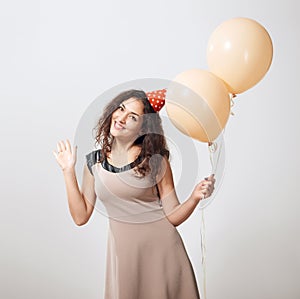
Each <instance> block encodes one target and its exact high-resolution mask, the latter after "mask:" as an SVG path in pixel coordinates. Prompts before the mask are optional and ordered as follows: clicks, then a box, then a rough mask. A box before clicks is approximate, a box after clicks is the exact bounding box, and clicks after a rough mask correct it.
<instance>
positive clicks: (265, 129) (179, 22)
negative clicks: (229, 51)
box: [0, 0, 300, 299]
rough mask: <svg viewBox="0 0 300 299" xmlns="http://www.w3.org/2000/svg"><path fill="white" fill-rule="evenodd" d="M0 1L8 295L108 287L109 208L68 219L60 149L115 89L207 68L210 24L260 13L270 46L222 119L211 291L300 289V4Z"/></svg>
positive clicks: (291, 0)
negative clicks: (250, 83)
mask: <svg viewBox="0 0 300 299" xmlns="http://www.w3.org/2000/svg"><path fill="white" fill-rule="evenodd" d="M0 6H1V7H0V15H1V18H0V31H1V35H0V36H1V55H0V62H1V64H0V65H1V68H0V76H1V78H0V79H1V89H0V96H1V109H0V114H1V127H0V130H1V152H2V154H1V158H0V159H1V194H0V195H1V197H0V198H1V209H0V221H1V249H0V252H1V257H0V284H1V286H0V297H1V298H5V299H15V298H20V299H21V298H22V299H27V298H28V299H33V298H34V299H35V298H36V299H37V298H43V299H48V298H49V299H50V298H51V299H53V298H55V299H63V298H70V299H77V298H78V299H79V298H80V299H82V298H85V299H96V298H97V299H99V298H102V295H101V294H102V287H101V283H100V282H101V281H102V279H103V277H102V276H103V267H104V265H103V261H104V257H103V254H102V253H103V252H102V251H103V248H104V244H103V242H104V231H105V230H104V229H103V217H102V216H101V215H100V214H99V213H94V214H93V216H92V218H91V219H90V221H89V223H88V224H87V225H85V226H82V227H77V226H76V225H75V224H74V223H73V221H72V219H71V216H70V214H69V211H68V205H67V198H66V193H65V187H64V182H63V177H62V174H61V171H60V169H59V167H58V165H57V163H56V161H55V158H54V156H53V154H52V150H53V149H55V146H56V143H57V141H58V140H60V139H62V140H65V139H66V138H69V139H70V140H71V141H73V140H74V134H75V130H76V127H77V125H78V122H79V120H80V118H81V116H82V114H83V113H84V111H85V110H86V108H87V107H88V105H89V104H90V103H91V102H92V101H93V100H94V99H95V98H96V97H97V96H98V95H99V94H101V93H103V92H104V91H105V90H107V89H109V88H111V87H112V86H115V85H117V84H120V83H122V82H125V81H129V80H135V79H139V78H148V77H150V78H162V79H168V80H171V79H172V78H174V77H175V76H176V75H177V74H178V73H180V72H182V71H184V70H187V69H190V68H195V67H196V68H201V69H207V64H206V45H207V42H208V39H209V36H210V34H211V33H212V32H213V30H214V29H215V28H216V27H217V26H218V25H219V24H220V23H221V22H223V21H225V20H228V19H231V18H234V17H249V18H252V19H255V20H256V21H258V22H260V23H261V24H262V25H263V26H264V27H265V28H266V29H267V30H268V32H269V34H270V36H271V38H272V41H273V44H274V57H273V62H272V66H271V68H270V70H269V72H268V73H267V75H266V76H265V78H263V80H262V81H261V82H259V83H258V84H257V85H256V86H254V87H253V88H251V89H250V90H248V91H246V92H245V93H243V94H240V95H239V96H238V97H237V99H236V100H235V106H234V109H233V111H234V112H235V116H233V117H231V118H230V119H229V121H228V124H227V126H226V132H225V136H224V137H225V144H226V169H225V174H224V178H223V183H222V186H221V188H220V190H219V191H218V192H217V194H216V197H215V199H214V201H213V203H212V204H211V205H209V206H208V207H207V208H206V209H205V221H206V248H207V297H208V299H219V298H228V299H241V298H243V299H247V298H251V299H252V298H257V299H282V298H288V299H298V298H300V285H299V275H300V237H299V236H300V225H299V224H300V220H299V216H298V215H299V208H300V202H299V199H300V196H299V183H298V180H299V177H300V175H299V170H300V158H299V156H298V153H299V150H300V148H299V133H297V131H296V130H297V129H298V128H299V126H300V120H299V116H298V114H299V110H300V105H299V99H298V97H299V96H298V91H297V88H296V87H297V86H299V83H298V81H299V80H298V78H299V69H298V68H299V67H300V57H299V56H300V55H299V52H300V51H299V36H300V32H299V31H300V30H299V27H300V21H299V2H298V1H296V0H286V1H280V3H279V4H276V3H274V1H271V0H265V1H261V0H253V1H251V2H250V3H249V2H248V1H237V0H228V1H221V0H219V1H200V0H198V1H197V0H187V1H179V0H176V1H174V0H172V1H171V0H152V1H147V2H146V1H138V0H128V1H121V0H118V1H117V0H111V1H96V0H93V1H92V0H87V1H74V0H73V1H70V0H62V1H57V0H52V1H45V0H44V1H42V0H41V1H33V0H28V1H17V0H13V1H9V2H8V1H6V2H4V1H2V2H1V4H0ZM198 216H199V214H198ZM192 217H194V215H193V216H192ZM188 221H190V220H188ZM191 221H192V219H191ZM187 225H188V223H185V224H183V225H182V227H183V229H184V227H186V226H187ZM196 233H197V234H198V231H197V232H196ZM194 234H195V231H192V230H191V231H190V237H193V236H194Z"/></svg>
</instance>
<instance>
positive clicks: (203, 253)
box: [200, 209, 206, 299]
mask: <svg viewBox="0 0 300 299" xmlns="http://www.w3.org/2000/svg"><path fill="white" fill-rule="evenodd" d="M200 232H201V252H202V257H201V263H202V271H203V299H206V247H205V222H204V209H202V210H201V230H200Z"/></svg>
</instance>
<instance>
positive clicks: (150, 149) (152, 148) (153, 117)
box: [93, 89, 169, 182]
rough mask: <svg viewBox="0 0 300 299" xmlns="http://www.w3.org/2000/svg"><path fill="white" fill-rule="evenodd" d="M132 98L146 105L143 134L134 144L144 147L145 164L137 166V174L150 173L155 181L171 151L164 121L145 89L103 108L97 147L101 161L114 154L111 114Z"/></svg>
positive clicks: (123, 94)
mask: <svg viewBox="0 0 300 299" xmlns="http://www.w3.org/2000/svg"><path fill="white" fill-rule="evenodd" d="M130 98H135V99H137V100H139V101H141V102H142V103H143V105H144V111H143V112H144V114H143V123H142V127H141V131H140V134H139V136H138V138H137V139H136V140H135V142H134V145H139V146H140V147H141V152H140V155H139V157H140V158H141V160H142V161H143V162H142V163H140V164H138V165H136V171H137V172H138V173H139V174H140V175H142V177H144V176H145V175H147V174H148V173H150V172H151V178H152V180H153V181H154V182H155V178H156V175H157V174H158V172H159V171H160V169H161V161H162V158H163V157H166V158H167V159H169V150H168V147H167V142H166V139H165V136H164V131H163V128H162V121H161V118H160V116H159V114H158V113H157V112H155V110H154V109H153V108H152V106H151V105H150V102H149V100H148V98H147V95H146V93H145V92H144V91H142V90H136V89H131V90H127V91H124V92H121V93H120V94H119V95H117V96H116V97H115V98H114V99H112V101H111V102H110V103H108V104H107V105H106V107H105V108H104V111H103V114H102V116H101V117H100V119H99V121H98V123H97V125H96V126H95V128H94V129H93V130H95V131H96V137H95V145H96V146H97V145H99V146H100V151H101V155H100V162H103V160H105V159H106V157H107V155H108V153H109V152H110V151H111V147H112V143H113V140H114V137H113V136H112V135H111V134H110V125H111V119H112V114H113V112H114V111H116V110H117V109H118V107H119V106H120V104H121V103H122V102H124V101H126V100H128V99H130Z"/></svg>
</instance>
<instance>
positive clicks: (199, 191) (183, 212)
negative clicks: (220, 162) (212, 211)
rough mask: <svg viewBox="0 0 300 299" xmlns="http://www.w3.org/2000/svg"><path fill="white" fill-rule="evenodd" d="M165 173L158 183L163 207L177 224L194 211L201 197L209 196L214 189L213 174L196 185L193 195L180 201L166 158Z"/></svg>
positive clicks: (175, 224)
mask: <svg viewBox="0 0 300 299" xmlns="http://www.w3.org/2000/svg"><path fill="white" fill-rule="evenodd" d="M164 161H165V163H164V165H165V167H164V175H163V176H162V178H161V179H160V180H159V182H158V183H157V185H158V190H159V194H160V197H161V201H162V205H163V209H164V211H165V214H166V216H167V218H168V220H169V221H170V222H171V223H172V224H173V225H174V226H177V225H179V224H181V223H182V222H184V221H185V220H186V219H187V218H188V217H189V216H190V215H191V214H192V212H193V211H194V209H195V208H196V206H197V205H198V203H199V201H200V200H201V198H204V197H209V196H210V195H211V193H212V191H213V189H214V187H213V185H214V182H215V179H214V178H213V175H212V176H210V177H209V178H207V179H205V180H202V181H201V182H200V183H199V184H197V185H196V187H195V189H194V191H193V192H192V194H191V196H190V197H189V198H188V199H187V200H185V201H184V202H183V203H180V202H179V200H178V197H177V195H176V190H175V187H174V180H173V175H172V170H171V167H170V163H169V161H168V160H167V159H164Z"/></svg>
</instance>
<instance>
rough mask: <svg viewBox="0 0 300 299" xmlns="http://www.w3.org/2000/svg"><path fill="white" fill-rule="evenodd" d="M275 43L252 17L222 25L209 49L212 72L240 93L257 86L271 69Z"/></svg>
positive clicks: (209, 43)
mask: <svg viewBox="0 0 300 299" xmlns="http://www.w3.org/2000/svg"><path fill="white" fill-rule="evenodd" d="M272 57H273V44H272V40H271V37H270V35H269V33H268V32H267V30H266V29H265V28H264V27H263V26H262V25H261V24H259V23H258V22H257V21H255V20H252V19H249V18H234V19H230V20H227V21H225V22H223V23H221V24H220V25H219V26H218V27H217V28H216V29H215V30H214V31H213V33H212V34H211V36H210V38H209V41H208V46H207V62H208V68H209V70H210V71H211V72H212V73H214V74H215V75H216V76H218V77H219V78H221V79H222V80H224V82H225V83H226V85H227V88H228V90H229V91H230V92H231V93H234V94H239V93H242V92H244V91H246V90H247V89H249V88H251V87H253V86H254V85H255V84H257V83H258V82H259V81H260V80H261V79H262V78H263V77H264V76H265V74H266V73H267V71H268V70H269V68H270V65H271V62H272Z"/></svg>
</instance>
